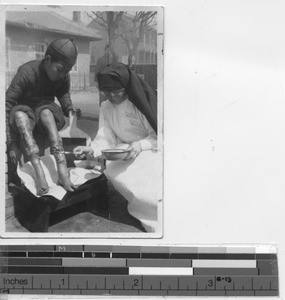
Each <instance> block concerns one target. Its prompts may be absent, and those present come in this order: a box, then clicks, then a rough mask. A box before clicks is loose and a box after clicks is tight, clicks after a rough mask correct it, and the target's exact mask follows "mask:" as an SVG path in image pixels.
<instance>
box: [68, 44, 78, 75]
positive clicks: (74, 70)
mask: <svg viewBox="0 0 285 300" xmlns="http://www.w3.org/2000/svg"><path fill="white" fill-rule="evenodd" d="M76 48H77V53H78V54H77V59H76V63H75V65H74V66H73V67H72V69H71V71H70V72H72V73H75V72H78V58H79V51H78V46H76Z"/></svg>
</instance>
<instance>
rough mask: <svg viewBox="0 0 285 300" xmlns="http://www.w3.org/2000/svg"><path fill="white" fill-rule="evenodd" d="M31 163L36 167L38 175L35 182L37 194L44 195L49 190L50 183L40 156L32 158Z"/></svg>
mask: <svg viewBox="0 0 285 300" xmlns="http://www.w3.org/2000/svg"><path fill="white" fill-rule="evenodd" d="M31 163H32V165H33V167H34V170H35V175H36V176H35V184H36V190H37V195H38V196H42V195H44V194H46V193H47V192H48V191H49V187H48V183H47V181H46V176H45V173H44V171H43V168H42V165H41V162H40V160H39V158H38V159H33V160H31Z"/></svg>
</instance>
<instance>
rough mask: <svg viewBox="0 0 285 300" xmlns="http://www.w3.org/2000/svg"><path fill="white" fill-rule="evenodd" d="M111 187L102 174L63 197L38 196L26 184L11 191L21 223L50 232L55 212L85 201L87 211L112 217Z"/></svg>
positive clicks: (33, 230) (14, 187) (32, 230)
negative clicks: (109, 196) (108, 186)
mask: <svg viewBox="0 0 285 300" xmlns="http://www.w3.org/2000/svg"><path fill="white" fill-rule="evenodd" d="M107 190H108V188H107V178H106V177H105V175H104V174H102V175H100V176H99V177H97V178H94V179H91V180H89V181H87V182H85V183H84V184H82V185H81V186H79V187H78V188H77V189H76V190H75V191H74V192H67V193H66V195H65V196H64V198H63V199H62V200H61V201H60V200H58V199H56V198H55V197H53V196H49V195H44V196H42V197H36V196H34V195H33V194H32V193H31V192H30V191H29V190H28V189H26V188H25V187H22V186H21V187H19V186H16V185H14V186H13V187H12V189H11V192H12V194H13V198H14V208H15V217H16V218H17V219H18V221H19V222H20V224H21V225H22V226H23V227H25V228H26V229H28V230H29V231H31V232H48V227H49V225H50V218H52V217H53V215H55V214H56V213H58V212H60V211H61V212H63V210H64V209H66V208H68V207H71V206H75V205H77V204H79V203H80V202H84V201H85V202H86V210H87V211H89V212H92V213H93V214H95V215H100V216H102V217H105V218H108V219H109V199H108V194H107Z"/></svg>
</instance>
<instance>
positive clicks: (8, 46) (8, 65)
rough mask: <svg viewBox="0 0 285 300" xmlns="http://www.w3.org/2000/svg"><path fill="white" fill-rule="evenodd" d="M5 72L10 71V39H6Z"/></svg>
mask: <svg viewBox="0 0 285 300" xmlns="http://www.w3.org/2000/svg"><path fill="white" fill-rule="evenodd" d="M6 70H7V71H9V70H10V39H8V38H6Z"/></svg>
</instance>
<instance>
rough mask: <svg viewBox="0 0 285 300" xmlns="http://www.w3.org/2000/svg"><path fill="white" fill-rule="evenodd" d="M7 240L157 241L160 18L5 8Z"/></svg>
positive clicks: (150, 12) (151, 10)
mask: <svg viewBox="0 0 285 300" xmlns="http://www.w3.org/2000/svg"><path fill="white" fill-rule="evenodd" d="M5 49H6V57H5V70H3V73H4V74H5V93H6V94H5V97H6V100H5V101H6V102H5V111H6V130H5V133H6V160H5V162H6V167H5V189H6V194H5V207H3V209H4V210H5V220H2V221H3V222H2V223H4V224H3V229H4V230H3V232H4V233H3V234H4V235H7V236H12V237H16V236H19V237H29V236H30V237H33V236H37V235H40V236H43V235H42V233H45V235H44V236H51V237H57V236H60V237H64V236H66V237H74V236H76V235H78V236H80V237H81V236H87V237H89V236H92V237H96V236H98V237H138V238H140V237H141V238H144V237H156V238H157V237H161V236H162V232H163V224H162V220H163V218H162V217H163V204H162V202H163V184H162V183H163V169H162V166H163V148H162V144H163V136H162V132H163V130H162V128H163V93H162V83H163V82H162V78H163V10H162V8H159V7H132V6H125V7H103V6H102V7H92V6H86V7H84V6H64V5H49V6H36V5H17V6H13V5H10V6H7V7H6V8H5Z"/></svg>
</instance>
